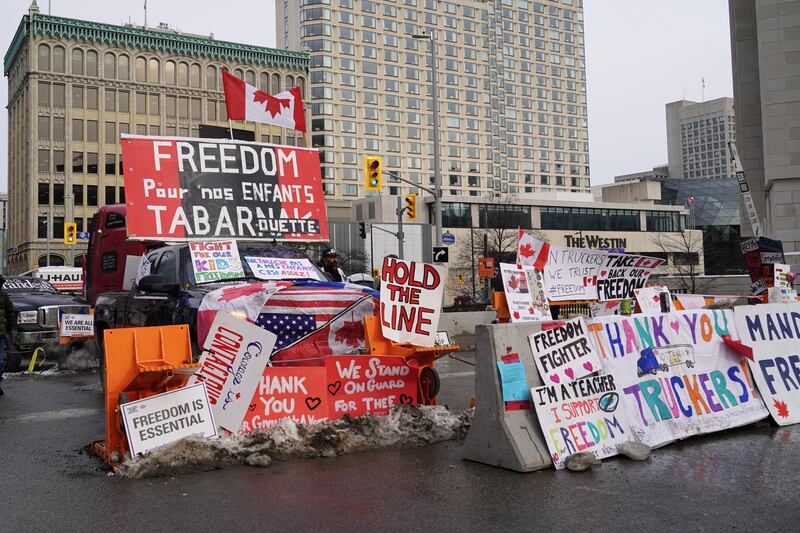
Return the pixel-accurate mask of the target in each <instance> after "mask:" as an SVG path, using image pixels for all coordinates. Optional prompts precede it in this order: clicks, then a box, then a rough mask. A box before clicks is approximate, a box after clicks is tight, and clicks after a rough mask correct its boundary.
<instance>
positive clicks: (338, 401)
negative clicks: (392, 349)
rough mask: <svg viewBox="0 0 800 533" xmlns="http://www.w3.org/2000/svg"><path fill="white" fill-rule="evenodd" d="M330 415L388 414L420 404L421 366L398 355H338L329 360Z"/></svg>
mask: <svg viewBox="0 0 800 533" xmlns="http://www.w3.org/2000/svg"><path fill="white" fill-rule="evenodd" d="M325 367H326V369H327V375H328V385H327V389H328V390H327V392H328V405H329V408H330V417H331V418H339V417H341V416H344V415H350V416H361V415H363V414H366V413H372V414H375V415H385V414H388V413H389V410H390V409H391V408H392V406H394V405H398V404H409V405H416V404H417V381H418V375H419V369H418V368H416V367H412V366H409V365H408V363H407V362H406V360H405V359H403V358H402V357H396V356H366V355H337V356H332V357H328V358H327V359H326V360H325Z"/></svg>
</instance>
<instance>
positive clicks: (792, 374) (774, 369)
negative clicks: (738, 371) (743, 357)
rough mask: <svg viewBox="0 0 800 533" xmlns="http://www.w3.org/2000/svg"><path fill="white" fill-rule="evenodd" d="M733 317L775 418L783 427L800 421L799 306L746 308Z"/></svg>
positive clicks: (756, 378) (749, 306)
mask: <svg viewBox="0 0 800 533" xmlns="http://www.w3.org/2000/svg"><path fill="white" fill-rule="evenodd" d="M734 314H735V315H736V329H737V330H738V331H739V336H740V337H741V341H742V343H743V344H745V345H747V346H749V347H750V348H752V349H753V360H752V361H750V368H751V369H752V371H753V377H754V378H755V381H756V384H757V385H758V390H759V391H760V392H761V396H762V397H763V398H764V402H765V403H766V404H767V409H769V412H770V414H771V415H772V418H773V419H774V420H775V422H777V423H778V424H780V425H781V426H786V425H789V424H796V423H798V422H800V304H798V303H791V304H769V305H743V306H739V307H736V309H735V310H734Z"/></svg>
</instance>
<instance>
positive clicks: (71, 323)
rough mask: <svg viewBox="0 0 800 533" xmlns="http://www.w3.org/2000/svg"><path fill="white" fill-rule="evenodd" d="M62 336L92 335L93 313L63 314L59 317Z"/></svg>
mask: <svg viewBox="0 0 800 533" xmlns="http://www.w3.org/2000/svg"><path fill="white" fill-rule="evenodd" d="M61 336H62V337H93V336H94V315H78V314H64V315H62V317H61Z"/></svg>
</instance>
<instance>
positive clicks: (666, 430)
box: [588, 309, 768, 446]
mask: <svg viewBox="0 0 800 533" xmlns="http://www.w3.org/2000/svg"><path fill="white" fill-rule="evenodd" d="M588 330H589V335H590V336H591V337H592V339H593V340H594V341H595V346H596V348H597V349H598V350H600V357H601V360H602V364H603V370H604V373H606V374H610V375H611V376H613V377H614V383H615V384H616V386H617V389H618V390H620V391H621V392H620V401H621V402H622V404H623V406H624V409H625V411H626V415H627V418H628V422H629V424H630V426H631V429H632V430H633V432H634V433H635V434H636V435H637V436H638V437H639V439H640V440H641V442H644V443H645V444H647V445H649V446H660V445H662V444H666V443H668V442H671V441H673V440H676V439H681V438H684V437H688V436H691V435H697V434H702V433H711V432H714V431H720V430H723V429H729V428H733V427H737V426H742V425H745V424H749V423H751V422H755V421H756V420H760V419H762V418H764V417H765V416H767V414H768V412H767V409H766V408H765V407H764V402H763V401H762V400H761V397H760V396H759V395H758V393H757V392H756V391H755V387H754V385H753V382H752V380H751V377H750V370H749V368H748V366H747V362H746V360H745V359H744V358H742V357H741V356H739V355H738V354H737V353H735V352H734V351H733V350H732V349H730V348H729V347H728V346H727V345H726V344H725V343H724V341H723V340H722V336H723V335H733V336H735V324H734V317H733V312H732V311H729V310H706V309H702V310H701V309H698V310H692V311H675V312H672V313H662V314H641V315H634V316H607V317H599V318H595V319H593V321H592V322H591V323H590V324H589V325H588Z"/></svg>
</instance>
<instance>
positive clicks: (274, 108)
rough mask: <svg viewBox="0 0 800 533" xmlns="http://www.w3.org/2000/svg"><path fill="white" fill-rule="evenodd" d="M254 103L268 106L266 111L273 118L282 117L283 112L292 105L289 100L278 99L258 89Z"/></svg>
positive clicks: (254, 94)
mask: <svg viewBox="0 0 800 533" xmlns="http://www.w3.org/2000/svg"><path fill="white" fill-rule="evenodd" d="M253 101H254V102H255V103H257V104H266V106H265V108H266V109H265V110H266V112H267V113H269V114H270V115H271V116H272V118H275V117H276V116H277V115H280V114H281V111H282V110H283V109H285V108H288V107H289V106H290V105H291V103H292V102H291V100H289V99H288V98H277V97H275V96H272V95H271V94H267V93H265V92H264V91H261V90H258V89H256V91H255V92H254V93H253Z"/></svg>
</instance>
